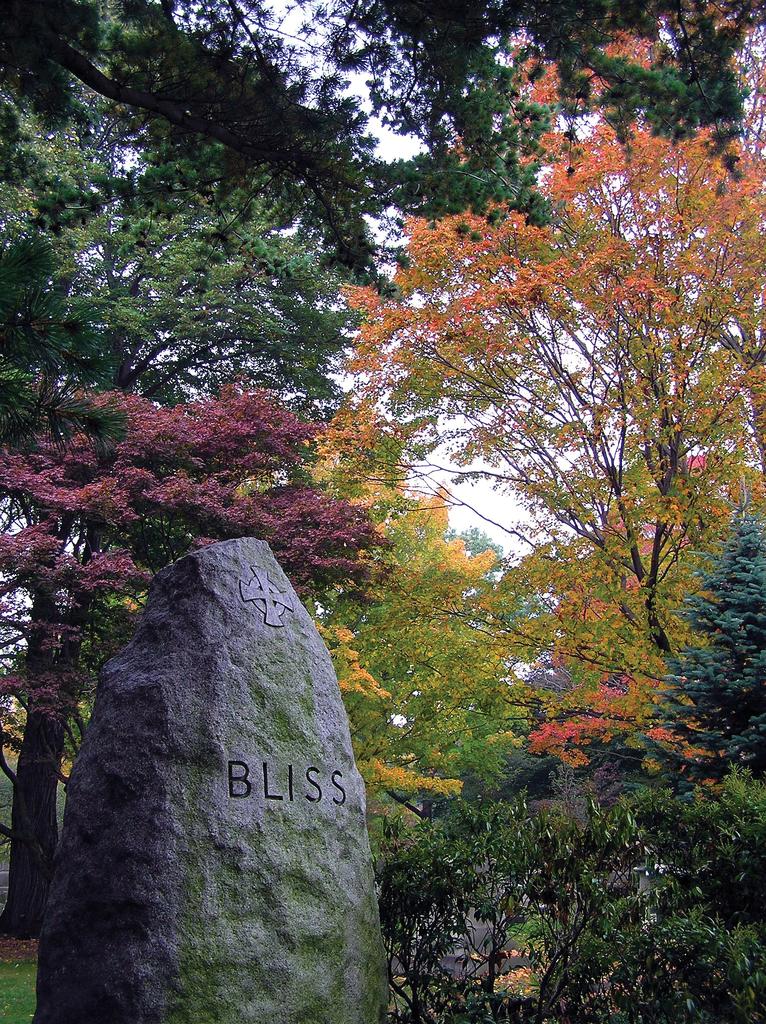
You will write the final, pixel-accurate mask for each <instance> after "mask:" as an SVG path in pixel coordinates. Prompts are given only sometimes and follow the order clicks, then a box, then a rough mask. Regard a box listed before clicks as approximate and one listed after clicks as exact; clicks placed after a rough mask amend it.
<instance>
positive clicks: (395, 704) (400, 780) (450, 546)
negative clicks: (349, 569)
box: [316, 402, 526, 808]
mask: <svg viewBox="0 0 766 1024" xmlns="http://www.w3.org/2000/svg"><path fill="white" fill-rule="evenodd" d="M403 440H404V439H403V436H402V435H401V433H400V431H399V428H398V425H397V424H395V423H387V422H386V421H385V420H384V419H383V418H382V417H381V416H380V415H379V413H378V411H377V410H376V409H375V408H374V407H373V406H371V405H366V404H365V403H364V402H362V403H361V404H360V405H358V406H350V405H349V406H345V407H342V408H341V409H340V410H339V412H338V413H337V414H336V416H335V417H334V419H333V421H332V423H331V424H330V425H329V427H328V429H327V431H326V432H325V433H324V434H323V436H322V438H321V441H320V445H319V450H320V458H319V460H318V464H317V469H316V472H317V474H318V477H319V479H320V480H322V481H326V482H327V483H328V484H329V485H330V486H331V487H332V488H333V489H334V490H335V491H337V492H338V493H339V494H341V495H343V496H346V497H347V498H349V499H350V500H352V501H354V503H355V504H357V505H358V506H360V507H362V508H364V509H365V510H366V511H367V513H368V515H369V516H370V518H371V520H372V521H373V522H375V523H376V524H377V527H378V530H379V532H380V536H381V540H382V544H381V546H380V547H379V548H376V549H375V550H374V552H373V553H372V557H370V558H369V559H368V567H369V572H370V575H369V579H368V582H367V585H366V586H365V588H364V591H363V593H361V594H358V595H354V594H346V595H343V596H342V597H341V598H340V599H339V600H338V601H335V602H333V603H331V604H328V603H327V602H322V607H321V608H319V609H317V618H318V621H319V624H320V629H321V631H322V634H323V636H324V639H325V641H326V643H327V645H328V647H329V648H330V651H331V654H332V656H333V659H334V662H335V666H336V670H337V672H338V678H339V681H340V686H341V691H342V693H343V698H344V702H345V705H346V708H347V710H348V713H349V718H350V721H351V733H352V739H353V742H354V751H355V755H356V760H357V763H358V764H359V767H360V770H361V772H362V774H363V776H364V778H365V782H366V784H367V786H368V790H369V791H370V792H371V793H372V794H374V795H375V796H376V797H377V798H379V799H381V800H382V802H383V803H384V804H385V803H389V804H390V799H389V798H391V799H394V800H399V801H403V800H406V801H407V803H408V804H409V806H410V807H411V808H412V807H414V806H415V804H416V803H417V801H418V799H422V800H423V801H425V802H426V803H427V802H432V801H433V800H434V799H436V798H438V797H440V796H447V795H454V794H455V793H457V792H459V791H460V789H461V786H462V780H463V779H464V777H465V776H466V775H467V774H469V773H470V774H475V775H476V777H478V778H481V779H488V778H493V777H494V776H495V775H496V774H497V773H498V772H499V771H500V770H501V769H502V767H503V765H504V763H505V757H506V754H507V751H508V750H509V749H510V748H511V747H513V746H514V745H515V744H516V743H517V742H518V729H517V726H518V723H514V722H511V721H510V717H511V716H510V715H509V710H508V694H509V689H510V687H511V686H512V684H513V679H514V677H513V673H512V672H511V670H510V667H509V666H508V665H507V663H506V661H505V653H506V651H505V648H504V646H503V645H502V644H497V643H495V642H494V641H493V638H492V637H491V635H489V634H488V633H487V631H486V630H485V629H484V623H485V621H486V620H487V618H488V616H489V614H490V611H491V610H492V609H495V608H496V603H497V599H498V580H499V578H500V576H501V573H502V549H500V550H498V548H497V546H496V545H493V544H492V542H491V541H490V540H489V538H488V537H486V536H485V535H483V534H481V533H480V532H479V531H476V530H473V531H469V532H468V533H467V534H465V535H461V534H456V533H455V532H454V531H453V530H451V529H450V527H449V505H448V503H447V502H446V501H445V495H444V494H443V493H438V492H437V493H435V494H424V493H422V492H418V490H417V489H416V488H414V487H412V486H411V485H410V483H409V481H408V479H407V475H406V473H405V472H404V470H403V467H400V465H399V458H400V456H401V454H402V443H403ZM383 451H386V452H387V453H388V457H389V460H390V465H389V466H388V467H383V466H382V464H381V454H382V452H383ZM382 468H385V469H386V470H390V472H388V471H386V472H385V473H384V474H381V473H379V472H378V471H379V470H380V469H382ZM524 724H526V716H524Z"/></svg>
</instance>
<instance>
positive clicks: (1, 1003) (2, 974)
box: [0, 960, 37, 1024]
mask: <svg viewBox="0 0 766 1024" xmlns="http://www.w3.org/2000/svg"><path fill="white" fill-rule="evenodd" d="M36 973H37V964H36V963H34V961H29V960H27V961H24V962H21V963H0V1021H2V1024H29V1022H30V1021H31V1020H32V1016H33V1014H34V1012H35V975H36Z"/></svg>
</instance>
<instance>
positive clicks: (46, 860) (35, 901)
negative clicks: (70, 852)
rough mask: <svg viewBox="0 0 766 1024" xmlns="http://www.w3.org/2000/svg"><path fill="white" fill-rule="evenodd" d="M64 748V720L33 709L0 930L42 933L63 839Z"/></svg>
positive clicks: (19, 772)
mask: <svg viewBox="0 0 766 1024" xmlns="http://www.w3.org/2000/svg"><path fill="white" fill-rule="evenodd" d="M63 751H64V730H63V727H62V725H61V723H60V722H59V721H57V720H56V718H55V717H54V716H53V715H51V714H50V713H42V712H40V711H35V710H33V709H31V708H30V711H29V714H28V716H27V723H26V728H25V729H24V739H23V741H22V744H21V752H20V754H19V761H18V765H17V768H16V782H15V785H14V793H13V810H12V817H11V831H12V833H13V836H14V838H13V839H12V840H11V857H10V870H9V876H8V900H7V902H6V904H5V910H4V911H3V913H2V915H0V934H3V935H12V936H13V937H14V938H17V939H34V938H37V936H38V935H39V933H40V926H41V924H42V919H43V913H44V911H45V902H46V899H47V897H48V886H49V884H50V879H51V873H52V864H53V854H54V852H55V849H56V843H57V842H58V822H57V819H56V794H57V789H58V772H59V767H60V765H61V758H62V754H63Z"/></svg>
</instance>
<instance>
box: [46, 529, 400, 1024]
mask: <svg viewBox="0 0 766 1024" xmlns="http://www.w3.org/2000/svg"><path fill="white" fill-rule="evenodd" d="M264 588H265V590H264ZM264 592H265V594H266V595H267V597H266V599H264ZM259 595H260V596H259ZM384 1007H385V977H384V961H383V952H382V944H381V937H380V927H379V921H378V912H377V904H376V900H375V894H374V886H373V875H372V866H371V857H370V850H369V843H368V837H367V831H366V825H365V798H364V787H363V784H362V780H361V778H360V776H359V773H358V772H357V770H356V767H355V766H354V761H353V755H352V751H351V742H350V737H349V729H348V721H347V719H346V714H345V711H344V708H343V704H342V701H341V695H340V690H339V688H338V683H337V679H336V677H335V673H334V671H333V668H332V664H331V662H330V659H329V656H328V653H327V650H326V648H325V646H324V644H323V642H322V640H321V638H320V636H319V634H318V633H317V631H316V628H315V627H314V624H313V623H312V621H311V618H310V617H309V615H308V613H307V612H306V610H305V609H304V608H303V607H302V605H301V604H300V602H299V601H298V598H297V596H296V595H295V593H294V591H293V590H292V588H291V587H290V584H289V582H288V580H287V578H286V577H285V575H284V573H283V572H282V571H281V569H280V568H279V566H278V564H277V562H276V560H275V559H274V556H273V555H272V553H271V550H270V549H269V547H268V545H267V544H265V543H262V542H260V541H256V540H252V539H250V538H245V539H242V540H237V541H227V542H225V543H222V544H214V545H211V546H210V547H207V548H204V549H202V550H200V551H197V552H195V553H193V554H190V555H187V556H186V557H185V558H182V559H181V560H180V561H178V562H176V563H175V564H174V565H172V566H170V567H169V568H167V569H165V570H163V571H162V572H161V573H159V574H158V576H157V577H156V579H155V581H154V583H153V585H152V588H151V593H150V597H149V602H148V606H147V608H146V611H145V613H144V615H143V617H142V619H141V622H140V624H139V627H138V630H137V632H136V636H135V637H134V639H133V640H132V641H131V643H130V644H129V645H128V647H127V648H126V649H125V650H124V651H123V652H122V653H121V654H119V655H118V656H117V657H116V658H114V659H113V660H112V661H110V662H109V664H108V665H107V666H106V667H105V669H104V672H103V675H102V678H101V682H100V684H99V689H98V693H97V698H96V706H95V710H94V713H93V718H92V721H91V724H90V726H89V728H88V731H87V734H86V737H85V741H84V743H83V747H82V750H81V752H80V755H79V757H78V759H77V762H76V764H75V767H74V770H73V773H72V779H71V782H70V785H69V793H68V799H67V808H66V814H65V819H64V828H63V833H62V839H61V844H60V849H59V852H58V854H57V861H56V868H55V877H54V881H53V885H52V889H51V895H50V900H49V904H48V910H47V914H46V921H45V925H44V929H43V935H42V937H41V943H40V964H39V975H38V1009H37V1013H36V1015H35V1018H34V1021H35V1024H213V1022H215V1024H378V1022H379V1021H381V1020H382V1019H383V1016H384Z"/></svg>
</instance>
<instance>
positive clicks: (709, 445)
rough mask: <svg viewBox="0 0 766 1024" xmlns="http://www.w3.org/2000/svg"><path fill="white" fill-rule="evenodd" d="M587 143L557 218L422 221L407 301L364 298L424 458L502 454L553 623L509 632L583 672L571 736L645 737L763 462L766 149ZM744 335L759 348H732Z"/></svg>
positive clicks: (499, 466) (402, 290) (577, 152)
mask: <svg viewBox="0 0 766 1024" xmlns="http://www.w3.org/2000/svg"><path fill="white" fill-rule="evenodd" d="M563 155H564V156H565V157H566V159H562V160H560V161H558V162H556V163H555V164H554V165H552V166H551V168H550V169H549V174H548V177H547V180H546V185H545V188H546V192H547V195H548V197H549V199H550V201H551V203H552V204H553V205H554V206H555V207H556V208H557V210H558V211H559V212H558V215H557V219H556V221H555V222H554V223H553V224H552V225H550V226H547V227H536V226H534V225H531V224H530V223H529V222H528V221H525V220H524V219H523V218H521V217H518V216H509V217H502V216H501V217H499V218H498V222H497V224H496V226H495V227H494V228H493V229H492V230H491V231H487V230H485V228H484V227H482V225H480V224H479V222H478V221H477V220H476V219H471V218H470V217H462V218H453V219H451V220H445V221H443V222H441V223H440V224H436V225H435V224H433V223H429V222H426V221H414V222H412V224H411V225H410V242H409V256H410V266H409V267H408V268H406V269H403V270H401V271H400V272H399V274H398V275H397V280H396V283H397V286H398V296H397V297H395V298H393V299H390V300H384V299H381V298H380V297H378V296H376V295H374V294H373V293H372V292H370V291H367V292H364V291H362V292H358V293H357V295H356V300H355V301H356V302H357V303H358V304H359V306H360V307H361V308H362V309H363V310H364V313H365V315H366V318H367V322H366V325H365V327H364V330H363V332H362V336H361V340H360V344H359V349H358V357H357V362H356V366H357V368H358V370H359V371H360V372H361V373H362V374H364V375H366V376H367V377H368V379H369V380H370V386H369V390H368V395H369V396H370V398H373V399H375V400H384V401H386V402H387V404H388V408H389V410H390V412H391V414H392V416H393V417H394V418H395V419H396V420H397V422H399V423H400V424H402V425H404V427H403V429H406V428H407V425H409V429H410V432H411V435H412V441H411V452H413V453H415V454H416V455H418V456H419V457H423V453H424V452H425V453H427V452H428V450H429V449H431V450H433V449H434V447H435V446H437V445H447V446H449V449H450V450H451V453H452V457H453V459H454V461H455V462H457V463H458V464H459V465H460V464H462V465H464V466H466V467H468V468H469V469H470V471H471V472H476V470H475V469H474V468H473V465H472V464H474V463H475V462H476V461H477V460H481V461H483V463H484V464H485V465H486V466H487V467H488V468H487V470H486V473H485V476H486V477H488V478H489V479H491V480H493V481H494V482H495V483H496V485H497V488H498V490H499V491H500V492H501V493H504V494H505V495H507V500H508V503H509V510H510V508H512V507H513V505H516V506H517V507H519V506H521V508H522V509H523V510H524V515H523V516H521V517H517V518H515V519H511V520H510V522H509V523H508V525H509V527H511V528H513V530H514V531H515V535H516V536H517V537H520V538H522V544H520V546H519V547H520V550H519V558H518V564H517V566H516V568H515V570H514V571H513V573H511V574H508V575H507V577H506V584H505V585H506V586H508V587H511V586H513V587H515V588H517V589H518V591H519V593H526V594H527V595H529V597H530V604H529V614H527V615H525V616H522V617H516V618H514V620H513V622H511V623H510V624H509V622H508V621H507V620H505V621H501V620H498V621H495V622H494V623H492V624H491V627H490V628H491V629H492V631H493V633H496V634H497V633H503V632H504V633H505V635H506V637H507V641H508V644H509V648H510V649H512V650H515V651H516V652H518V653H519V654H520V655H521V654H522V653H524V652H526V656H527V657H528V660H530V661H533V660H534V659H535V657H536V656H537V655H538V654H539V652H540V651H541V650H546V649H547V650H551V651H552V653H553V654H554V656H555V657H557V658H562V659H565V660H566V661H567V664H568V665H569V664H570V662H571V663H572V665H574V666H576V670H575V673H574V674H575V677H576V679H575V682H576V685H575V687H574V688H573V690H572V691H571V692H570V693H568V694H567V695H566V702H568V708H567V714H566V716H565V718H566V723H567V728H568V729H570V730H571V728H572V719H573V717H574V716H576V715H577V714H579V725H580V727H579V728H578V729H576V730H574V731H573V732H572V733H571V734H570V737H569V739H568V740H566V741H565V742H562V747H566V746H567V745H570V744H571V743H572V742H577V740H578V738H582V737H584V736H587V733H588V730H589V729H591V728H595V729H597V730H599V729H603V728H604V725H605V724H606V725H608V726H609V728H610V730H611V734H612V735H614V733H615V731H628V732H630V731H632V732H633V733H636V732H641V731H642V729H643V728H644V726H645V725H646V723H647V721H648V718H649V715H650V712H651V701H652V700H653V699H654V696H653V695H654V694H655V692H656V685H657V682H658V681H659V680H661V678H662V677H663V675H664V671H665V668H664V657H665V656H666V655H667V654H668V653H669V652H670V651H671V650H673V649H675V648H677V647H678V645H679V644H682V643H683V642H684V641H685V639H686V636H687V629H688V626H687V625H686V623H685V622H684V621H683V619H681V618H680V617H679V616H678V615H677V614H676V610H677V609H678V607H680V605H681V603H682V599H683V595H684V593H686V592H688V590H689V588H690V586H691V581H692V578H693V577H692V569H693V566H694V561H695V558H694V556H693V555H692V552H693V551H695V550H698V549H699V548H700V547H702V548H704V547H705V546H708V545H710V544H711V543H713V541H714V540H715V538H716V537H717V536H719V535H720V533H721V531H722V529H723V527H724V524H725V522H726V521H727V519H728V514H729V513H728V508H729V506H728V504H727V496H728V495H729V494H730V493H731V492H732V490H736V488H737V487H738V486H739V480H740V478H741V476H742V475H743V474H744V475H745V476H748V475H749V476H750V477H753V475H754V472H755V470H756V468H757V467H758V463H759V461H760V455H759V447H758V446H759V440H758V428H757V422H756V419H757V417H756V419H754V418H753V403H752V401H751V398H752V387H753V383H754V380H755V378H754V374H755V373H758V372H760V371H759V359H760V358H761V353H760V348H758V345H759V344H760V342H759V339H760V326H761V318H762V316H763V302H762V293H763V282H764V280H765V279H766V277H765V275H764V270H765V269H766V268H764V250H763V245H762V236H761V224H762V222H763V214H764V209H763V204H764V189H763V166H762V164H761V162H760V160H759V159H757V158H756V157H754V156H751V157H748V159H747V160H744V159H743V161H742V168H741V171H740V172H739V173H738V175H737V176H735V177H732V175H731V173H730V169H729V167H728V166H727V162H726V161H725V160H722V159H721V158H718V157H716V156H715V155H714V154H713V153H712V152H711V149H710V146H709V140H708V139H707V138H706V137H705V136H704V135H701V136H699V137H697V138H695V139H692V140H689V141H686V142H682V143H679V144H677V145H675V146H670V145H669V144H667V143H666V142H665V141H663V140H661V139H658V138H656V137H653V136H652V135H651V134H649V133H648V132H646V131H642V130H640V129H638V128H637V129H636V130H635V132H634V137H633V140H632V144H631V149H630V152H629V153H628V154H626V152H625V150H624V149H623V148H622V147H621V146H620V145H619V144H618V142H617V140H616V138H615V135H614V133H613V131H612V130H611V129H610V128H608V127H606V126H604V125H601V126H600V127H596V128H595V129H594V130H593V132H592V134H591V135H590V137H589V138H588V139H587V142H586V143H585V144H583V146H582V147H580V148H579V149H578V148H577V147H572V146H571V145H568V144H567V145H565V146H564V147H563ZM737 325H739V326H737ZM744 329H746V330H747V332H748V335H747V336H748V337H753V338H754V339H756V348H755V349H754V351H752V352H750V353H748V352H743V351H742V350H741V348H740V349H738V348H737V346H736V345H735V344H734V343H733V341H732V337H733V336H734V337H736V336H740V335H741V333H742V331H743V330H744ZM711 398H714V400H711ZM426 461H427V459H426ZM754 486H755V487H756V489H758V488H760V486H761V485H760V483H759V481H758V480H757V479H755V482H754ZM509 518H510V516H509ZM530 697H531V699H534V700H543V699H544V698H545V695H540V694H531V695H530ZM545 699H547V698H545ZM594 702H595V703H594ZM610 707H611V708H612V709H613V711H614V714H613V716H612V717H611V718H610V716H609V708H610Z"/></svg>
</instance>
